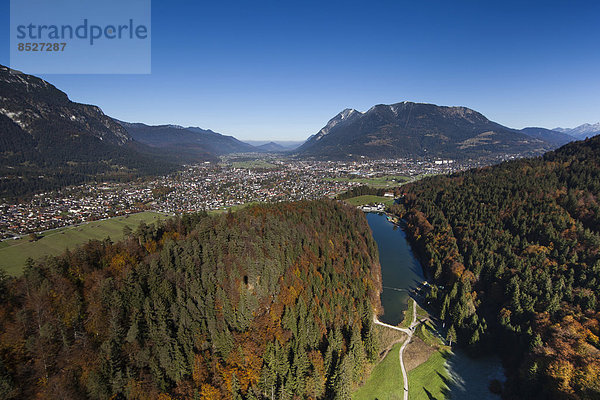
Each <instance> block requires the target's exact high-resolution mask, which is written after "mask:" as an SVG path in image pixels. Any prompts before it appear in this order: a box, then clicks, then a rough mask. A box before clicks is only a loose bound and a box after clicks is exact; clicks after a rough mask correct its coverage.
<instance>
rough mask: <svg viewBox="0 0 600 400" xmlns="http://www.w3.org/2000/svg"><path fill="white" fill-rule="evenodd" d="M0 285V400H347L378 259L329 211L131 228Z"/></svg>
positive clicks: (367, 330)
mask: <svg viewBox="0 0 600 400" xmlns="http://www.w3.org/2000/svg"><path fill="white" fill-rule="evenodd" d="M0 282H1V285H2V288H0V289H1V290H0V296H1V297H0V301H1V306H0V335H1V336H0V397H2V398H37V397H39V398H53V399H78V398H91V399H108V398H128V399H147V398H160V399H169V398H177V399H188V398H194V399H217V398H225V399H267V398H269V399H274V398H277V399H290V398H339V399H348V398H349V393H350V390H351V389H352V387H353V386H354V385H356V384H357V383H358V382H360V380H361V379H362V377H363V375H364V374H365V372H366V371H368V368H369V363H370V362H372V361H374V360H375V358H376V357H377V355H378V349H377V340H376V338H375V336H374V331H373V326H372V321H373V310H374V309H378V308H379V307H380V306H379V292H380V290H381V282H380V268H379V264H378V261H377V246H376V244H375V242H374V241H373V239H372V237H371V233H370V230H369V227H368V225H367V222H366V219H365V218H364V216H363V215H362V213H360V212H359V211H357V210H356V209H354V208H350V207H347V206H344V205H342V204H341V203H338V202H333V201H322V202H299V203H281V204H277V205H257V206H252V207H249V208H247V209H244V210H243V211H239V212H237V213H228V214H223V215H220V216H208V215H206V214H193V215H189V216H184V217H181V218H173V219H171V220H169V221H167V222H164V223H163V225H161V226H159V227H154V226H140V227H139V228H138V229H137V230H136V231H135V232H133V233H132V234H131V235H130V236H129V238H128V239H127V240H125V241H123V242H120V243H111V242H110V241H108V240H107V241H104V242H98V241H95V242H90V243H89V244H87V245H85V246H83V247H81V248H77V249H76V250H73V251H71V252H68V253H66V254H64V255H63V256H61V257H56V258H48V259H46V260H44V261H41V262H35V263H32V264H31V265H30V266H29V267H28V268H27V269H26V271H25V273H24V276H23V277H22V278H19V279H17V280H8V279H7V278H3V279H2V280H0Z"/></svg>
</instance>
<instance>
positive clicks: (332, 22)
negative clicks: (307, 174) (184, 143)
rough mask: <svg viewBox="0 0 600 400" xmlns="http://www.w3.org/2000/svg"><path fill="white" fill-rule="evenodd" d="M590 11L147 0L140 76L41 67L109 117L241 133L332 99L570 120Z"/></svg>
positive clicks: (321, 121) (585, 96) (530, 122)
mask: <svg viewBox="0 0 600 400" xmlns="http://www.w3.org/2000/svg"><path fill="white" fill-rule="evenodd" d="M57 1H58V0H57ZM1 4H2V6H1V7H0V18H2V24H1V25H0V27H1V28H0V29H1V30H0V63H1V64H4V65H8V64H9V38H8V35H9V28H8V26H9V17H8V15H9V12H8V10H9V2H8V1H7V0H1ZM599 18H600V2H598V1H561V2H553V1H538V2H531V1H529V2H528V1H518V2H513V1H498V2H495V3H492V2H489V1H475V0H473V1H460V0H454V1H448V0H446V1H443V2H437V1H422V2H416V1H410V2H408V1H399V0H398V1H368V2H367V1H362V2H354V1H343V2H341V1H340V2H337V1H320V2H311V1H302V2H287V1H254V2H250V1H244V2H227V1H220V2H218V4H217V2H204V1H179V0H172V1H168V2H167V1H159V0H154V1H153V2H152V73H151V74H150V75H43V76H42V77H43V78H44V79H46V80H48V81H49V82H51V83H53V84H54V85H55V86H57V87H58V88H59V89H61V90H63V91H65V92H66V93H67V94H68V95H69V97H70V98H71V99H72V100H74V101H78V102H84V103H90V104H96V105H98V106H100V107H101V108H102V109H103V110H104V111H105V113H107V114H108V115H111V116H113V117H116V118H119V119H122V120H126V121H135V122H145V123H149V124H160V123H175V124H180V125H185V126H188V125H193V126H200V127H203V128H210V129H213V130H215V131H218V132H221V133H225V134H229V135H234V136H236V137H238V138H240V139H279V140H299V139H305V138H306V137H308V136H309V135H311V134H314V133H316V132H317V131H318V130H319V129H320V128H321V127H322V126H323V125H325V123H326V122H327V121H328V120H329V118H331V117H333V116H334V115H335V114H337V113H338V112H339V111H341V110H342V109H344V108H356V109H358V110H361V111H365V110H367V109H368V108H370V107H371V106H372V105H374V104H380V103H386V104H387V103H395V102H400V101H404V100H408V101H419V102H429V103H435V104H440V105H463V106H467V107H470V108H473V109H475V110H477V111H480V112H482V113H483V114H484V115H485V116H487V117H488V118H490V119H492V120H494V121H497V122H499V123H502V124H504V125H507V126H510V127H515V128H522V127H525V126H543V127H547V128H553V127H556V126H563V127H572V126H575V125H579V124H582V123H585V122H591V123H594V122H598V121H600V23H599V21H600V20H599ZM24 72H27V71H24Z"/></svg>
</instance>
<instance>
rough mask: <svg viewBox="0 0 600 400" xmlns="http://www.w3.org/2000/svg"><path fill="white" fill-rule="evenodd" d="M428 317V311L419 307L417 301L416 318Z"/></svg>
mask: <svg viewBox="0 0 600 400" xmlns="http://www.w3.org/2000/svg"><path fill="white" fill-rule="evenodd" d="M427 317H429V313H428V312H427V311H425V310H424V309H422V308H421V306H420V305H419V304H418V303H417V318H427Z"/></svg>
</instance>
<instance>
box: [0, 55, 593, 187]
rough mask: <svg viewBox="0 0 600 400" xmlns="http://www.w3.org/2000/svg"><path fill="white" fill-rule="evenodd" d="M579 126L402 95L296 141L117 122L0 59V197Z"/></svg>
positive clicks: (495, 150) (519, 147) (429, 149)
mask: <svg viewBox="0 0 600 400" xmlns="http://www.w3.org/2000/svg"><path fill="white" fill-rule="evenodd" d="M597 133H600V124H596V125H590V124H585V125H582V126H580V127H577V128H574V129H563V128H557V129H555V130H548V129H544V128H525V129H523V130H516V129H511V128H508V127H505V126H503V125H500V124H498V123H496V122H493V121H490V120H488V119H487V118H486V117H485V116H483V115H482V114H480V113H478V112H477V111H474V110H471V109H469V108H466V107H444V106H437V105H434V104H423V103H411V102H402V103H396V104H392V105H383V104H380V105H376V106H374V107H372V108H371V109H369V110H368V111H366V112H360V111H357V110H355V109H346V110H343V111H342V112H340V113H339V114H338V115H336V116H335V117H334V118H332V119H331V120H329V122H328V123H327V124H326V125H325V126H324V127H323V128H322V129H321V130H320V131H319V132H317V133H316V134H315V135H313V136H311V137H309V138H308V140H307V141H306V142H304V143H303V144H302V145H301V146H300V147H298V148H295V147H297V146H298V143H296V142H278V143H276V142H250V143H245V142H242V141H240V140H238V139H236V138H235V137H233V136H226V135H222V134H219V133H217V132H214V131H212V130H207V129H202V128H197V127H181V126H178V125H158V126H151V125H146V124H143V123H129V122H123V121H118V120H116V119H114V118H111V117H110V116H107V115H105V114H104V113H103V112H102V110H101V109H100V108H99V107H97V106H94V105H87V104H80V103H76V102H73V101H71V100H70V99H69V98H68V96H67V94H66V93H64V92H62V91H60V90H59V89H57V88H56V87H54V86H53V85H52V84H50V83H48V82H46V81H44V80H42V79H40V78H37V77H35V76H32V75H27V74H23V73H19V72H18V71H13V70H11V69H9V68H8V67H5V66H0V176H2V179H1V180H0V196H4V197H15V196H19V195H23V194H27V193H33V192H39V191H44V190H49V189H55V188H58V187H62V186H65V185H72V184H78V183H81V182H88V181H95V180H115V179H117V180H127V179H131V178H133V177H138V176H144V175H153V174H163V173H167V172H168V171H171V170H173V169H175V168H177V165H178V164H181V163H192V162H198V161H213V160H217V159H218V157H219V156H221V155H224V154H229V153H242V152H281V153H283V152H288V153H290V152H291V153H290V154H293V155H296V156H298V157H307V158H320V159H332V160H335V159H346V158H356V157H366V158H393V157H449V158H467V157H473V158H475V157H481V156H497V155H501V154H518V155H521V156H526V155H536V154H541V153H543V152H545V151H547V150H550V149H553V148H556V147H558V146H560V145H563V144H565V143H567V142H569V141H571V140H573V139H572V138H573V137H576V138H578V137H583V136H592V135H594V134H597Z"/></svg>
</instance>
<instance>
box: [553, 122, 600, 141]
mask: <svg viewBox="0 0 600 400" xmlns="http://www.w3.org/2000/svg"><path fill="white" fill-rule="evenodd" d="M553 130H554V131H557V132H561V133H566V134H567V135H571V136H573V137H574V138H576V139H585V138H586V137H592V136H596V135H600V122H598V123H596V124H583V125H579V126H576V127H575V128H554V129H553Z"/></svg>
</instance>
